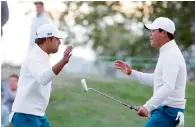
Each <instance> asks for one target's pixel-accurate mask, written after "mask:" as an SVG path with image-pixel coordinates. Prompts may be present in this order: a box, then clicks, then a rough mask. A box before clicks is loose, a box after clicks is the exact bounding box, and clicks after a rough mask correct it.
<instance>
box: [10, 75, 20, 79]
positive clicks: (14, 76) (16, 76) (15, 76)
mask: <svg viewBox="0 0 195 127" xmlns="http://www.w3.org/2000/svg"><path fill="white" fill-rule="evenodd" d="M9 77H10V78H17V79H19V76H18V75H17V74H12V75H10V76H9Z"/></svg>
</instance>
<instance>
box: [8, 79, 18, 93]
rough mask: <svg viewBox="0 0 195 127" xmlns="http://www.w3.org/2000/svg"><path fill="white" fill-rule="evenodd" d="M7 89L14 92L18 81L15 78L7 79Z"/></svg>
mask: <svg viewBox="0 0 195 127" xmlns="http://www.w3.org/2000/svg"><path fill="white" fill-rule="evenodd" d="M9 87H10V89H12V90H16V89H17V87H18V79H17V78H16V77H10V78H9Z"/></svg>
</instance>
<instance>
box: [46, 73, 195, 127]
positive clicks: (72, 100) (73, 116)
mask: <svg viewBox="0 0 195 127" xmlns="http://www.w3.org/2000/svg"><path fill="white" fill-rule="evenodd" d="M86 81H87V84H88V87H92V88H95V89H97V90H99V91H101V92H104V93H106V94H108V95H110V96H112V97H114V98H116V99H119V100H121V101H123V102H125V103H128V104H133V105H142V104H144V103H145V102H146V101H147V100H148V99H149V98H150V97H151V95H152V87H150V86H145V85H141V84H140V83H138V82H136V81H132V80H127V79H112V80H111V79H107V78H106V77H105V79H103V78H102V79H98V80H97V79H96V78H94V77H90V78H86ZM72 82H73V83H70V82H64V83H63V85H62V87H61V88H60V89H59V88H58V89H55V90H54V91H53V93H52V96H51V101H50V104H49V107H48V109H47V115H48V118H49V120H50V121H51V124H52V125H53V126H54V127H58V126H61V127H78V126H79V127H89V126H93V127H100V126H101V127H108V126H109V127H119V126H123V127H127V126H132V127H142V126H144V124H145V122H146V121H147V118H142V117H139V116H137V115H136V112H135V111H131V110H128V109H127V108H126V107H124V106H122V105H120V104H119V103H117V102H115V101H113V100H110V99H108V98H106V97H104V96H101V95H99V94H98V93H95V92H93V91H89V92H83V90H82V88H81V84H80V79H79V78H75V79H72ZM194 89H195V84H194V83H189V84H188V85H187V95H186V96H187V100H188V101H187V105H186V110H185V126H186V127H195V122H194V117H195V115H194V114H195V110H194V107H195V96H194V94H193V90H194Z"/></svg>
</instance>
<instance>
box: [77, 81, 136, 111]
mask: <svg viewBox="0 0 195 127" xmlns="http://www.w3.org/2000/svg"><path fill="white" fill-rule="evenodd" d="M81 84H82V87H83V89H84V91H85V92H87V91H88V90H93V91H95V92H97V93H99V94H101V95H103V96H105V97H108V98H110V99H112V100H114V101H116V102H118V103H120V104H122V105H124V106H126V107H128V108H129V109H131V110H135V111H138V109H137V108H136V106H132V105H128V104H125V103H124V102H121V101H119V100H117V99H114V98H113V97H110V96H108V95H106V94H104V93H102V92H100V91H98V90H96V89H93V88H87V83H86V81H85V79H82V80H81Z"/></svg>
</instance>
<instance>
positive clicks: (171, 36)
mask: <svg viewBox="0 0 195 127" xmlns="http://www.w3.org/2000/svg"><path fill="white" fill-rule="evenodd" d="M162 31H164V30H163V29H159V32H162ZM166 32H167V31H166ZM167 35H168V37H169V39H170V40H173V39H174V38H175V37H174V35H173V34H171V33H169V32H167Z"/></svg>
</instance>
